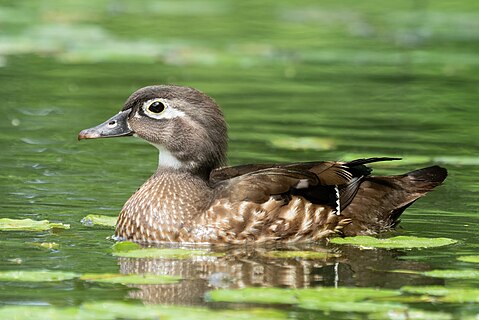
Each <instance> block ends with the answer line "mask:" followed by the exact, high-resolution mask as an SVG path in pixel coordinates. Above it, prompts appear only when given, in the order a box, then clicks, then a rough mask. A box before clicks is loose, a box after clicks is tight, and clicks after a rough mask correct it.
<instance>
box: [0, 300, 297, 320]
mask: <svg viewBox="0 0 479 320" xmlns="http://www.w3.org/2000/svg"><path fill="white" fill-rule="evenodd" d="M287 318H288V314H287V313H286V312H284V311H279V310H272V309H260V308H257V309H248V310H211V309H208V308H202V307H181V306H162V305H148V306H145V305H141V304H133V303H126V302H109V301H106V302H91V303H84V304H82V305H80V306H79V307H68V308H55V307H50V306H6V307H2V308H0V319H15V320H30V319H35V320H44V319H45V320H46V319H48V320H63V319H82V320H96V319H102V320H114V319H134V320H143V319H145V320H146V319H195V320H224V319H232V320H236V319H237V320H240V319H241V320H244V319H258V320H273V319H287Z"/></svg>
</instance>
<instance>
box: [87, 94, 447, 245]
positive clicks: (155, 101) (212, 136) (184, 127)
mask: <svg viewBox="0 0 479 320" xmlns="http://www.w3.org/2000/svg"><path fill="white" fill-rule="evenodd" d="M125 135H136V136H138V137H140V138H142V139H144V140H146V141H148V142H150V143H151V144H153V145H154V146H156V147H157V148H158V149H159V150H160V156H159V165H158V170H157V171H156V173H155V174H154V175H153V176H152V177H151V178H150V179H148V180H147V181H146V182H145V183H144V184H143V186H141V187H140V189H138V191H137V192H135V194H133V195H132V196H131V197H130V199H129V200H128V201H127V202H126V204H125V205H124V207H123V209H122V211H121V213H120V217H119V219H118V223H117V226H116V231H115V234H116V235H117V236H118V237H120V238H124V239H129V240H134V241H146V242H163V241H167V242H193V243H200V242H201V243H205V242H206V243H245V242H266V241H285V242H293V241H314V240H317V239H321V238H325V237H329V236H332V235H336V234H337V235H347V236H350V235H360V234H377V233H379V232H383V231H387V230H390V229H392V228H394V227H395V226H396V224H397V223H398V218H399V216H400V215H401V213H402V212H403V211H404V210H405V209H406V208H407V207H408V206H410V205H411V204H412V203H413V202H414V201H416V200H417V199H418V198H419V197H421V196H423V195H425V194H426V193H427V192H428V191H430V190H432V189H433V188H434V187H436V186H438V185H440V184H441V183H442V181H443V180H444V179H445V178H446V176H447V171H446V170H445V169H443V168H441V167H438V166H432V167H428V168H424V169H419V170H416V171H412V172H409V173H407V174H404V175H399V176H371V175H370V173H371V169H370V168H369V167H367V166H366V165H367V164H369V163H373V162H378V161H390V160H398V159H396V158H370V159H359V160H354V161H351V162H305V163H291V164H255V165H243V166H236V167H221V166H222V165H223V164H224V163H225V159H226V148H227V133H226V123H225V122H224V118H223V114H222V113H221V111H220V109H219V107H218V106H217V105H216V103H215V102H214V101H213V100H212V99H211V98H209V97H208V96H206V95H205V94H203V93H201V92H199V91H198V90H195V89H193V88H188V87H180V86H151V87H146V88H142V89H140V90H138V91H136V92H135V93H133V94H132V95H131V96H130V98H129V99H128V100H127V102H126V103H125V106H124V107H123V109H122V111H120V113H119V114H117V115H115V116H113V117H112V118H110V119H109V120H107V121H106V122H104V123H102V124H100V125H99V126H96V127H94V128H90V129H85V130H83V131H82V132H80V134H79V139H90V138H101V137H116V136H125Z"/></svg>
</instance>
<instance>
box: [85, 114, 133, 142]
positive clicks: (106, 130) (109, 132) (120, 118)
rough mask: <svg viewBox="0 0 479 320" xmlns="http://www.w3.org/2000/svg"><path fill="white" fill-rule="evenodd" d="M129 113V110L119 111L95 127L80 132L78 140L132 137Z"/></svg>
mask: <svg viewBox="0 0 479 320" xmlns="http://www.w3.org/2000/svg"><path fill="white" fill-rule="evenodd" d="M130 112H131V109H130V110H125V111H121V112H120V113H118V114H116V115H114V116H113V117H111V118H110V119H108V120H106V121H105V122H103V123H102V124H99V125H97V126H96V127H93V128H88V129H85V130H82V131H81V132H80V133H79V134H78V140H83V139H97V138H113V137H122V136H131V135H133V133H134V132H133V130H131V129H130V126H129V125H128V116H129V114H130Z"/></svg>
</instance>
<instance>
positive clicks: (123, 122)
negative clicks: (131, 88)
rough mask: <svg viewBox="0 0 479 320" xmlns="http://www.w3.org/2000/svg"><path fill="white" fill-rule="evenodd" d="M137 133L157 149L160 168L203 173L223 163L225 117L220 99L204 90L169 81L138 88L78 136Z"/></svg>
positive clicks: (203, 175)
mask: <svg viewBox="0 0 479 320" xmlns="http://www.w3.org/2000/svg"><path fill="white" fill-rule="evenodd" d="M121 136H137V137H139V138H141V139H143V140H146V141H148V142H149V143H150V144H152V145H154V146H155V147H157V148H158V149H159V151H160V156H159V166H158V168H159V169H162V168H170V169H178V170H187V171H189V172H191V173H193V174H196V175H200V176H202V177H204V178H206V177H208V176H209V173H210V172H211V170H213V169H214V168H217V167H219V166H221V165H224V163H225V161H226V149H227V139H228V138H227V129H226V123H225V120H224V117H223V113H222V112H221V110H220V108H219V107H218V105H217V104H216V103H215V102H214V101H213V99H211V98H210V97H208V96H207V95H205V94H204V93H202V92H200V91H198V90H196V89H193V88H190V87H181V86H173V85H158V86H149V87H145V88H141V89H139V90H137V91H136V92H134V93H133V94H132V95H131V96H130V97H129V98H128V99H127V101H126V102H125V104H124V106H123V109H122V110H121V111H120V112H119V113H118V114H116V115H114V116H113V117H111V118H110V119H108V120H106V121H105V122H103V123H101V124H99V125H98V126H96V127H92V128H89V129H85V130H82V131H81V132H80V133H79V134H78V139H79V140H82V139H96V138H112V137H121Z"/></svg>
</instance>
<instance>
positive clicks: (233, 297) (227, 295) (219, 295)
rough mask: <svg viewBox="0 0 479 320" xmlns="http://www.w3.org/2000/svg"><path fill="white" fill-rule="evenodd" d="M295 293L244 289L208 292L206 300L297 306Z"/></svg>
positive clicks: (283, 290) (277, 289)
mask: <svg viewBox="0 0 479 320" xmlns="http://www.w3.org/2000/svg"><path fill="white" fill-rule="evenodd" d="M297 291H298V290H292V289H280V288H244V289H221V290H215V291H210V292H208V293H207V294H206V300H208V301H215V302H233V303H235V302H238V303H264V304H297V303H298V302H299V301H298V299H297V296H296V294H297Z"/></svg>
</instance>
